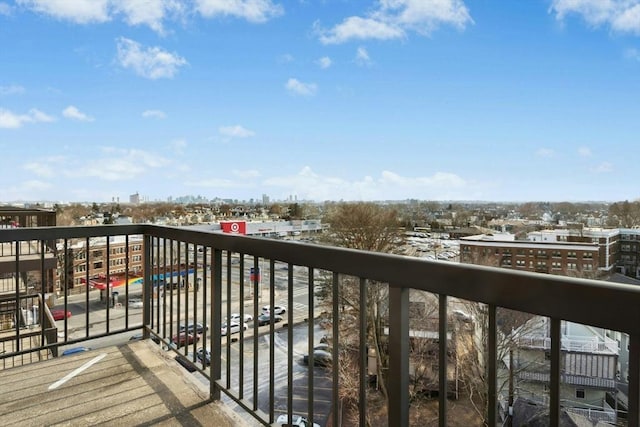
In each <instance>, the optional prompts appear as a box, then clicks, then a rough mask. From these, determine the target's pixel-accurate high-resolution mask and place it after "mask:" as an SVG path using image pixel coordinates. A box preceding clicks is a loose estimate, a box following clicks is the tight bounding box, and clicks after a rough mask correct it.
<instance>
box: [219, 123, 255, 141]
mask: <svg viewBox="0 0 640 427" xmlns="http://www.w3.org/2000/svg"><path fill="white" fill-rule="evenodd" d="M218 132H220V134H221V135H223V136H227V137H229V138H249V137H251V136H254V135H255V132H253V131H251V130H249V129H246V128H244V127H242V126H240V125H235V126H221V127H219V128H218Z"/></svg>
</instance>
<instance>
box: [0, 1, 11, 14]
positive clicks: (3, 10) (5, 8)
mask: <svg viewBox="0 0 640 427" xmlns="http://www.w3.org/2000/svg"><path fill="white" fill-rule="evenodd" d="M12 11H13V9H12V7H11V5H10V4H7V3H4V2H0V15H6V16H9V15H11V12H12Z"/></svg>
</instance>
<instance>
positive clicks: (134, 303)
mask: <svg viewBox="0 0 640 427" xmlns="http://www.w3.org/2000/svg"><path fill="white" fill-rule="evenodd" d="M143 306H144V303H143V302H142V300H141V299H137V298H130V299H129V307H131V308H142V307H143Z"/></svg>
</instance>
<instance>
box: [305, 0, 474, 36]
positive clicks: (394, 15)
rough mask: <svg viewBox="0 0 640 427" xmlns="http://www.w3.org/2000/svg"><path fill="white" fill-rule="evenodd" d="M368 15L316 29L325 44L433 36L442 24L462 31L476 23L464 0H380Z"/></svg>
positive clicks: (351, 17) (316, 26)
mask: <svg viewBox="0 0 640 427" xmlns="http://www.w3.org/2000/svg"><path fill="white" fill-rule="evenodd" d="M377 3H378V4H377V7H376V8H375V9H374V10H373V11H372V12H370V13H369V14H367V15H366V17H360V16H350V17H348V18H346V19H345V20H344V21H342V22H341V23H340V24H338V25H336V26H334V27H333V28H331V29H329V30H324V29H321V28H320V27H319V26H318V25H317V24H316V25H315V28H316V30H317V31H318V33H319V35H320V41H321V42H322V43H323V44H334V43H344V42H347V41H350V40H354V39H355V40H367V39H377V40H391V39H399V38H405V37H406V36H407V32H408V31H414V32H416V33H418V34H422V35H429V34H431V33H432V32H433V31H435V30H437V29H438V28H439V27H440V26H441V25H450V26H453V27H456V28H458V29H460V30H463V29H464V28H466V26H467V25H468V24H471V23H473V19H472V18H471V15H470V14H469V10H468V9H467V7H466V5H465V3H464V1H463V0H378V2H377Z"/></svg>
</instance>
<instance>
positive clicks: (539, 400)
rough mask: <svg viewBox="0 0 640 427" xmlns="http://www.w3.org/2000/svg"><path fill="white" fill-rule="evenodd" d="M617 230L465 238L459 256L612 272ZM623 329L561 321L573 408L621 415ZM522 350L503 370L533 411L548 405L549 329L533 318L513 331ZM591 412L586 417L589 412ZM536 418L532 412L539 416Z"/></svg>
mask: <svg viewBox="0 0 640 427" xmlns="http://www.w3.org/2000/svg"><path fill="white" fill-rule="evenodd" d="M619 234H620V233H619V232H618V230H588V231H587V230H582V231H581V234H580V233H577V232H574V231H573V230H549V231H542V232H534V233H530V234H529V235H528V237H529V240H516V239H515V237H514V236H513V235H511V234H495V235H478V236H471V237H466V238H461V239H460V262H463V263H469V264H479V265H489V266H494V267H501V268H509V269H515V270H521V271H529V272H537V273H546V274H555V275H563V276H573V277H584V278H597V277H599V276H603V275H606V274H607V273H609V272H611V271H613V268H614V267H615V265H616V258H615V257H616V255H617V254H618V245H619ZM620 335H621V334H619V333H617V334H616V333H615V332H613V331H607V330H604V329H598V328H592V327H590V326H586V325H580V324H575V323H571V322H562V337H561V343H562V348H561V359H562V362H563V374H562V375H563V376H562V387H561V399H562V402H563V405H564V407H565V408H567V409H566V411H567V413H573V414H579V415H580V416H586V417H587V418H589V419H591V420H596V419H597V420H604V421H608V422H611V421H613V420H615V419H616V411H615V409H614V407H615V406H616V404H615V402H612V401H611V398H610V397H611V396H616V395H617V393H618V390H617V384H618V382H619V380H620V377H621V365H620V362H621V361H620V360H619V358H620V342H621V341H623V337H619V336H620ZM512 338H513V339H512V342H513V343H514V348H515V355H514V358H513V360H512V361H511V362H510V363H511V364H510V363H509V362H506V363H505V366H504V368H505V369H506V370H507V371H508V372H509V374H510V375H511V376H512V377H513V378H512V381H513V385H514V391H513V394H514V395H513V396H511V400H512V401H516V402H517V401H518V399H520V400H521V401H526V402H527V404H526V405H524V406H525V407H527V408H528V409H529V410H531V413H532V414H534V413H535V411H536V410H537V411H538V412H544V411H546V410H547V407H548V392H549V390H548V385H549V375H550V373H549V360H550V359H549V358H550V348H551V339H550V329H549V325H548V320H547V319H546V318H542V317H539V316H534V317H533V318H532V319H531V320H529V321H528V322H527V323H525V324H523V325H522V326H521V327H520V328H518V329H517V330H515V331H513V332H512ZM585 414H586V415H585ZM532 416H533V415H532Z"/></svg>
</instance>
